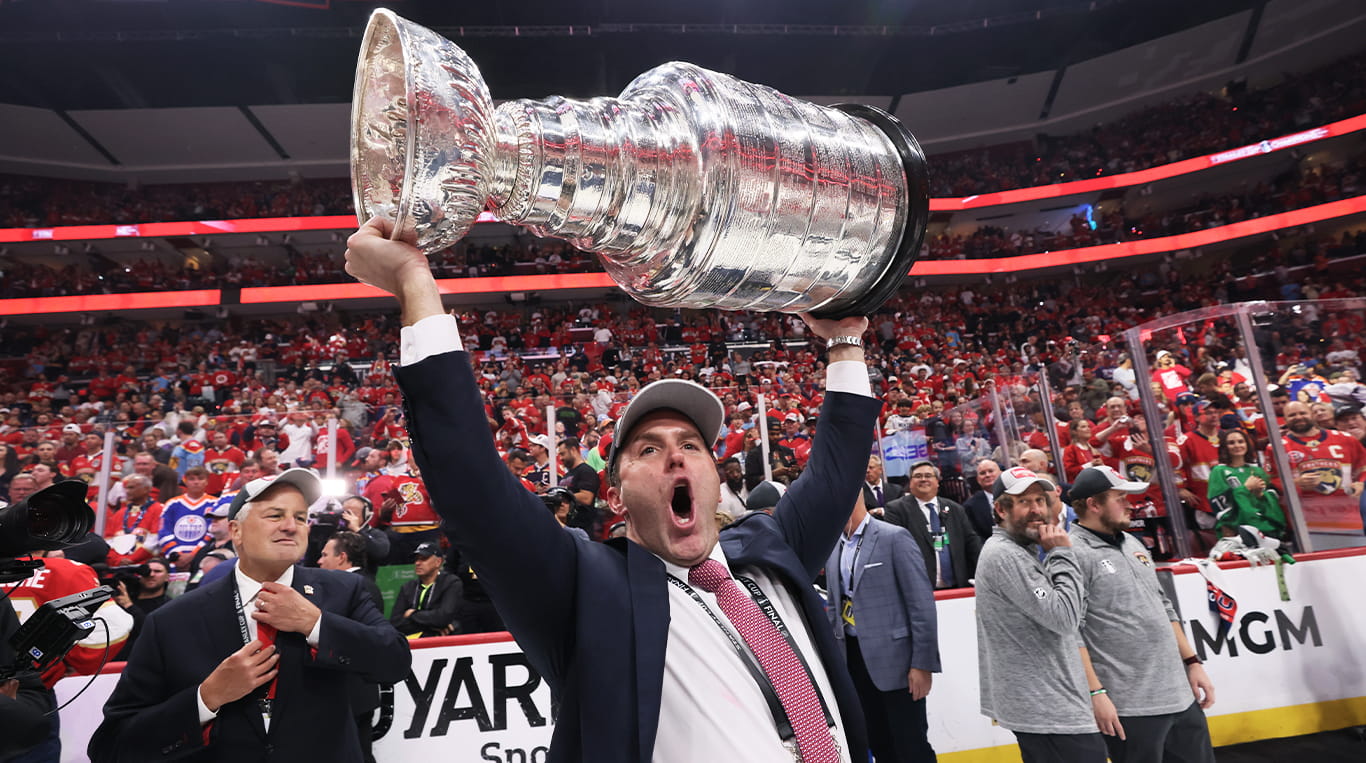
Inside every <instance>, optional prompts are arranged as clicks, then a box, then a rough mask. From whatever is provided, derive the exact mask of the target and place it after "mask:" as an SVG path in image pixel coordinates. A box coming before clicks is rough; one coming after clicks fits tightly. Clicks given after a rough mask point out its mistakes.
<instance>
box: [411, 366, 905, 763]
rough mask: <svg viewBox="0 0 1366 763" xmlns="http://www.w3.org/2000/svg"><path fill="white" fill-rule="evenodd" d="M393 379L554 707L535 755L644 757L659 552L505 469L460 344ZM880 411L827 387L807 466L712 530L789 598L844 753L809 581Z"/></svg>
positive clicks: (467, 552) (845, 701)
mask: <svg viewBox="0 0 1366 763" xmlns="http://www.w3.org/2000/svg"><path fill="white" fill-rule="evenodd" d="M396 375H397V377H398V381H399V385H400V386H401V387H402V389H403V400H404V404H405V405H406V406H407V407H408V417H407V418H408V422H407V423H408V429H409V432H410V433H411V434H412V438H413V455H414V457H415V458H416V459H417V463H418V465H419V466H421V468H422V475H423V479H424V480H425V481H426V483H427V487H428V490H429V491H430V492H431V495H432V503H433V505H435V506H436V507H437V509H438V511H440V512H441V515H442V518H443V519H444V520H445V525H446V530H447V533H448V535H449V537H450V538H451V539H452V541H453V542H454V543H455V545H456V546H457V547H458V548H459V550H460V553H461V555H462V558H463V559H466V560H468V562H469V563H470V565H471V566H472V567H473V568H474V570H475V572H476V573H478V575H479V579H480V580H481V581H482V582H483V584H484V589H485V590H486V591H487V592H488V594H489V596H490V597H491V598H492V600H493V602H494V603H495V604H496V605H497V607H498V613H499V614H500V615H502V616H503V620H504V621H505V622H506V624H507V626H508V630H509V631H511V632H512V635H513V636H514V637H516V639H517V643H518V644H519V645H520V646H521V648H522V649H523V651H524V652H525V653H526V655H527V659H528V661H529V662H530V663H531V664H532V666H534V667H535V668H536V670H537V671H538V672H539V673H540V674H541V675H542V676H543V677H544V678H545V680H546V682H547V684H548V685H549V686H550V689H551V693H552V696H553V697H554V700H555V702H556V705H557V706H558V709H559V714H558V717H557V719H556V725H555V732H554V737H553V742H552V744H551V748H550V757H549V761H552V762H553V763H563V762H566V761H580V760H582V761H591V762H592V763H630V762H632V761H636V762H638V763H647V762H648V761H649V760H651V757H652V755H653V751H654V744H655V732H656V729H657V728H658V725H659V722H660V718H659V706H660V698H661V693H662V686H663V682H664V655H665V648H666V644H667V641H668V636H669V595H668V587H669V586H668V583H667V582H666V573H665V569H664V563H663V562H661V561H660V560H659V558H658V557H656V556H655V555H654V554H652V553H650V552H649V551H647V550H645V549H644V548H642V547H641V546H639V545H637V544H635V543H633V542H631V541H629V540H626V539H616V540H615V541H612V542H609V543H606V544H604V543H593V542H590V541H585V540H583V539H582V538H578V537H576V536H574V535H572V534H570V533H567V532H565V531H564V530H563V529H561V527H560V525H559V523H558V522H556V521H555V520H554V518H553V517H552V516H551V515H550V514H549V513H548V512H547V511H546V510H545V506H544V504H542V503H541V501H540V499H538V498H536V497H535V496H534V495H532V494H531V493H530V492H528V491H527V490H526V489H525V488H523V487H522V486H521V485H520V484H519V483H518V481H517V480H516V479H514V478H513V477H512V475H511V473H510V472H508V470H507V467H506V466H505V465H504V464H503V462H502V460H501V459H500V458H499V457H498V451H497V450H496V449H495V448H494V443H493V438H492V435H491V434H490V432H489V430H488V426H487V424H486V417H485V415H484V404H483V401H482V400H481V399H480V397H479V392H478V387H477V386H476V384H475V381H474V375H473V372H472V370H471V368H470V361H469V355H468V354H467V353H464V352H448V353H443V354H440V355H434V356H431V357H429V358H426V359H425V360H423V361H421V362H419V363H415V364H412V365H409V366H405V367H403V368H400V369H398V371H397V374H396ZM880 407H881V404H880V402H879V401H877V400H875V399H873V398H870V397H864V396H861V395H852V394H847V393H839V392H834V393H830V394H828V395H827V396H826V399H825V404H824V406H823V408H822V409H821V427H820V434H819V435H818V436H817V437H816V441H815V443H814V445H813V447H812V455H811V459H810V462H809V464H808V465H807V468H806V470H805V472H804V473H803V474H802V477H801V478H800V479H798V480H797V481H796V482H795V483H794V484H793V485H792V487H791V488H790V489H789V490H788V492H787V493H786V495H785V496H784V497H783V499H782V501H780V502H779V504H778V506H777V508H776V509H775V510H774V513H773V516H768V515H766V514H754V515H750V516H747V517H745V518H744V519H742V520H741V521H739V522H737V523H736V524H734V525H732V526H731V527H729V528H727V529H726V530H723V531H722V532H721V547H722V549H723V550H724V551H725V554H726V558H727V560H728V561H729V562H730V564H731V567H732V568H733V569H739V568H742V567H762V568H764V569H766V570H768V571H770V572H772V573H774V575H775V577H776V578H777V579H779V580H781V581H783V583H784V585H785V586H786V587H787V589H788V590H789V591H790V592H791V594H792V596H793V599H794V601H795V602H797V603H798V604H799V605H800V606H801V608H802V611H803V613H804V614H805V618H806V624H807V626H808V627H809V630H810V632H811V635H812V639H813V641H814V643H815V644H816V647H817V649H818V650H819V652H820V656H821V661H822V662H823V663H824V666H825V669H826V672H827V674H828V675H829V677H830V681H831V684H832V686H833V687H834V692H835V695H836V696H835V700H836V701H837V702H838V706H839V708H840V714H841V717H842V719H843V722H844V727H845V731H846V734H847V736H848V742H849V749H850V750H852V752H853V756H852V757H853V759H854V760H863V759H865V758H867V742H866V737H865V732H864V727H863V713H862V711H861V710H860V709H859V705H858V697H857V695H856V694H855V692H854V688H853V683H852V681H851V680H850V679H849V675H848V671H847V670H846V669H845V667H844V664H843V660H842V659H841V658H840V654H839V652H838V650H837V647H836V645H835V640H834V635H833V634H832V633H831V632H830V629H829V628H828V627H826V625H825V622H824V618H825V614H824V604H823V602H822V601H821V599H820V597H819V596H818V595H817V594H816V592H815V590H814V589H813V588H812V585H811V584H812V581H813V580H815V577H816V574H817V572H818V571H819V570H820V569H821V567H822V565H824V563H825V560H826V557H827V556H828V555H829V554H830V549H831V548H832V547H833V546H834V544H835V541H836V540H837V539H838V537H839V534H840V528H841V527H842V526H843V525H844V523H845V521H846V520H847V519H848V516H849V507H852V506H853V503H854V499H855V496H857V495H858V490H859V485H860V484H861V483H862V482H863V475H864V473H865V471H866V469H867V466H868V453H869V451H870V450H871V448H872V444H873V422H874V420H875V419H876V417H877V413H878V410H879V408H880ZM813 667H814V666H813ZM735 680H737V681H745V680H749V679H748V678H747V677H746V676H743V675H740V676H736V677H735ZM703 732H704V730H702V729H698V733H703ZM736 759H737V760H740V759H743V754H742V752H741V751H737V757H736Z"/></svg>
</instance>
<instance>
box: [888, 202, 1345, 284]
mask: <svg viewBox="0 0 1366 763" xmlns="http://www.w3.org/2000/svg"><path fill="white" fill-rule="evenodd" d="M1361 212H1366V196H1354V197H1352V198H1350V199H1343V200H1341V201H1333V202H1329V203H1327V204H1320V205H1318V206H1317V207H1306V208H1305V209H1296V210H1294V211H1292V212H1281V213H1280V214H1276V215H1269V216H1267V217H1258V218H1256V219H1255V220H1244V221H1243V222H1240V223H1233V224H1232V225H1221V226H1219V227H1218V228H1206V229H1205V230H1202V231H1196V232H1195V233H1181V234H1179V235H1176V236H1163V237H1161V238H1148V239H1141V240H1139V241H1126V242H1124V243H1121V244H1104V245H1102V246H1087V247H1082V248H1080V249H1063V250H1060V251H1057V252H1044V253H1041V254H1021V255H1017V256H1015V257H998V258H995V259H989V260H921V261H920V262H917V263H915V265H914V266H912V267H911V275H913V276H958V275H973V274H982V275H985V274H988V273H1018V272H1021V271H1025V270H1040V269H1042V268H1056V267H1063V266H1067V265H1078V264H1082V263H1086V262H1097V261H1100V260H1117V259H1122V258H1125V257H1136V256H1139V255H1143V254H1157V253H1160V252H1174V251H1177V250H1180V249H1194V248H1195V247H1199V246H1209V245H1210V244H1217V243H1220V242H1222V241H1232V240H1234V239H1239V238H1246V237H1248V236H1255V235H1257V234H1259V233H1269V232H1271V231H1273V230H1280V229H1282V228H1293V227H1296V226H1299V225H1308V224H1309V223H1316V222H1320V221H1323V220H1329V219H1332V218H1335V217H1345V216H1347V215H1354V214H1358V213H1361Z"/></svg>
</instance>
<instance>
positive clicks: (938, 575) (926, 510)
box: [915, 496, 945, 588]
mask: <svg viewBox="0 0 1366 763" xmlns="http://www.w3.org/2000/svg"><path fill="white" fill-rule="evenodd" d="M915 500H916V503H918V504H920V513H921V514H924V515H925V530H926V532H928V533H929V534H930V536H931V537H933V536H934V519H933V518H931V517H930V511H931V510H930V504H934V511H943V509H944V506H943V504H941V503H939V496H935V497H934V498H931V499H930V500H928V501H922V500H920V499H919V498H917V499H915ZM939 531H940V532H941V533H942V532H945V530H944V527H943V524H942V523H941V524H940V527H939ZM931 548H933V544H931ZM930 557H931V558H930V561H931V562H933V563H934V587H935V588H943V587H944V572H943V570H941V569H940V568H939V554H938V553H937V552H935V551H933V550H932V551H931V552H930Z"/></svg>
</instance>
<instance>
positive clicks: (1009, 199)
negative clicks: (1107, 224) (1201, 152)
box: [930, 114, 1366, 212]
mask: <svg viewBox="0 0 1366 763" xmlns="http://www.w3.org/2000/svg"><path fill="white" fill-rule="evenodd" d="M1363 129H1366V114H1362V115H1359V116H1355V117H1351V118H1350V119H1343V120H1341V121H1338V122H1333V123H1331V124H1327V125H1324V126H1323V127H1315V128H1314V129H1312V130H1305V131H1303V132H1297V133H1293V134H1291V135H1283V136H1281V137H1279V138H1273V139H1271V140H1264V141H1262V142H1260V143H1252V144H1249V145H1246V146H1242V147H1240V148H1235V149H1231V150H1229V151H1220V152H1219V153H1217V154H1207V155H1205V156H1197V157H1195V158H1193V159H1186V160H1184V161H1179V162H1173V163H1171V164H1164V165H1161V166H1159V167H1151V168H1149V169H1146V170H1138V171H1137V172H1126V173H1123V174H1120V175H1106V176H1104V177H1098V178H1091V179H1090V180H1074V181H1072V182H1070V183H1054V184H1053V185H1040V186H1034V187H1032V188H1018V189H1015V190H1013V191H997V192H996V193H984V194H979V195H976V196H964V197H961V198H948V199H930V210H931V211H933V212H955V211H958V210H963V209H977V208H980V207H994V206H997V205H1003V204H1018V203H1020V202H1022V201H1038V200H1039V199H1052V198H1057V197H1060V196H1071V195H1073V194H1078V193H1093V192H1095V191H1106V190H1109V189H1111V188H1127V187H1129V186H1134V185H1144V184H1147V183H1153V182H1156V181H1158V180H1166V179H1167V178H1173V177H1176V176H1178V175H1188V174H1190V173H1192V172H1199V171H1201V170H1207V169H1209V168H1211V167H1217V166H1219V165H1222V164H1228V163H1230V162H1236V161H1241V160H1243V159H1247V158H1250V157H1253V156H1260V155H1262V154H1269V153H1272V152H1275V151H1282V150H1284V149H1287V148H1290V147H1292V146H1301V145H1304V144H1305V143H1313V142H1314V141H1319V140H1326V139H1328V138H1336V137H1339V136H1341V135H1347V134H1349V133H1353V132H1356V131H1358V130H1363Z"/></svg>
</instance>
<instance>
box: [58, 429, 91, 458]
mask: <svg viewBox="0 0 1366 763" xmlns="http://www.w3.org/2000/svg"><path fill="white" fill-rule="evenodd" d="M84 452H85V447H84V446H83V445H82V444H81V425H80V424H67V425H66V426H64V427H62V439H61V442H60V443H59V444H58V445H57V460H58V461H60V462H61V463H63V464H69V463H71V460H72V459H73V458H75V457H76V456H79V455H81V454H82V453H84Z"/></svg>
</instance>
